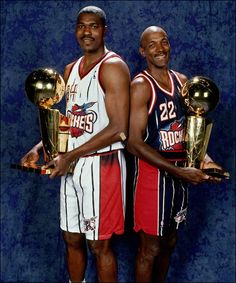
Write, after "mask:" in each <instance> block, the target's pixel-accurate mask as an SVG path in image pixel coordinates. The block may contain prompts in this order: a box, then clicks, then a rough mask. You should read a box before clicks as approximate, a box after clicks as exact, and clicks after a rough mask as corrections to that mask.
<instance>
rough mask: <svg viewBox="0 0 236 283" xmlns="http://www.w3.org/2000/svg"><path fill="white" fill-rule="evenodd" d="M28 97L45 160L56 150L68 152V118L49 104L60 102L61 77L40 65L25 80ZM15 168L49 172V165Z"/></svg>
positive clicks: (61, 95)
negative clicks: (37, 122) (35, 112)
mask: <svg viewBox="0 0 236 283" xmlns="http://www.w3.org/2000/svg"><path fill="white" fill-rule="evenodd" d="M25 91H26V95H27V97H28V99H29V100H30V101H31V102H32V103H33V104H35V105H36V106H37V108H38V111H39V119H40V131H41V138H42V143H43V149H44V161H45V163H46V162H49V161H51V160H53V158H55V157H56V156H57V155H58V154H59V153H64V152H66V151H67V142H68V136H69V129H70V126H69V121H68V118H67V117H66V116H64V115H62V114H61V113H60V111H59V110H58V109H53V108H52V107H53V106H54V105H55V104H57V103H59V102H60V101H61V99H62V97H63V96H64V93H65V82H64V80H63V78H62V76H61V75H60V74H59V73H58V72H57V71H56V70H54V69H52V68H41V69H38V70H35V71H33V72H32V73H31V74H30V75H29V76H28V77H27V79H26V81H25ZM15 168H18V169H22V170H26V171H31V172H35V173H40V174H51V171H52V168H47V169H45V168H44V166H40V165H38V166H37V165H36V166H35V167H27V166H21V165H18V166H16V167H15Z"/></svg>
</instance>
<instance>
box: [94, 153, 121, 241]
mask: <svg viewBox="0 0 236 283" xmlns="http://www.w3.org/2000/svg"><path fill="white" fill-rule="evenodd" d="M121 185H122V184H121V172H120V166H119V160H118V155H117V154H112V155H106V156H101V159H100V221H99V231H98V233H99V236H98V237H99V240H103V239H109V238H110V237H111V235H112V234H113V233H117V234H121V233H123V231H124V215H123V206H122V193H121V190H122V189H121Z"/></svg>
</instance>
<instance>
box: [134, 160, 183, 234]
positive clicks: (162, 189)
mask: <svg viewBox="0 0 236 283" xmlns="http://www.w3.org/2000/svg"><path fill="white" fill-rule="evenodd" d="M137 162H138V163H137V170H138V171H137V173H138V174H137V179H136V188H135V197H134V230H135V231H136V232H138V231H139V230H143V231H144V232H145V233H147V234H150V235H155V236H165V235H167V234H168V233H170V232H171V231H173V229H178V228H179V225H180V224H181V223H184V222H185V220H186V214H187V201H188V191H187V184H186V183H184V182H182V181H180V180H179V179H176V178H174V177H173V176H171V175H169V174H168V173H167V172H165V171H162V170H158V169H157V168H156V167H153V166H151V165H150V164H148V163H146V162H145V161H143V160H138V161H137Z"/></svg>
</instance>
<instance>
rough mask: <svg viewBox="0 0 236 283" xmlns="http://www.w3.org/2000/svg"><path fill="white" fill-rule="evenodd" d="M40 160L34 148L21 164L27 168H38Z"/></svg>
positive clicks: (23, 158)
mask: <svg viewBox="0 0 236 283" xmlns="http://www.w3.org/2000/svg"><path fill="white" fill-rule="evenodd" d="M38 160H39V153H38V151H37V149H36V148H35V147H34V148H32V149H31V150H30V151H29V152H27V153H26V155H25V156H24V157H22V158H21V160H20V164H21V165H22V166H26V167H33V168H36V167H37V165H36V162H37V161H38Z"/></svg>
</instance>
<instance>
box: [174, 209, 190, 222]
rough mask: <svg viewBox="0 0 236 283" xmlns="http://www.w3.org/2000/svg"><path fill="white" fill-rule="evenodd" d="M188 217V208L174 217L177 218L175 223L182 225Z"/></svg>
mask: <svg viewBox="0 0 236 283" xmlns="http://www.w3.org/2000/svg"><path fill="white" fill-rule="evenodd" d="M186 215H187V208H185V209H182V210H180V211H179V212H178V213H177V214H176V216H175V217H174V218H175V222H176V223H181V222H183V221H185V220H186Z"/></svg>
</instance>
